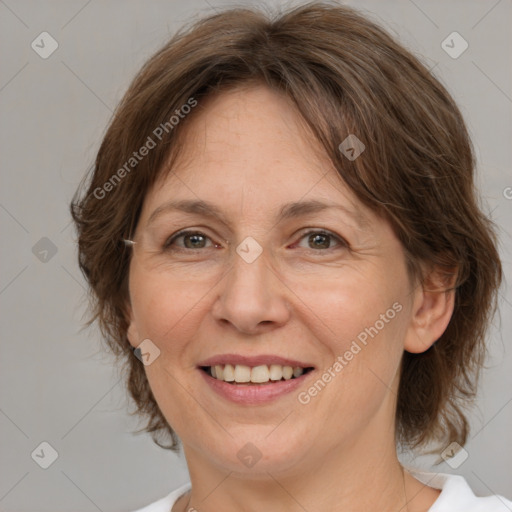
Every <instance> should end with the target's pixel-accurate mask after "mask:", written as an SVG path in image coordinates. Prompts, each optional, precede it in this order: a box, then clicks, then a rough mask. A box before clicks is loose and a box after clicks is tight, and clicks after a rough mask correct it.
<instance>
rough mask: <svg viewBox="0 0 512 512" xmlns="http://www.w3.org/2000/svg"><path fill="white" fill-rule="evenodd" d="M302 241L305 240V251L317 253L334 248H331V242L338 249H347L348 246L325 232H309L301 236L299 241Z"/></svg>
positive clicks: (337, 237) (340, 239)
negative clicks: (309, 250)
mask: <svg viewBox="0 0 512 512" xmlns="http://www.w3.org/2000/svg"><path fill="white" fill-rule="evenodd" d="M303 239H307V243H308V247H307V249H313V250H318V251H325V250H328V249H333V248H335V247H333V241H334V242H335V244H337V246H339V247H348V244H347V242H345V240H343V239H342V238H340V237H339V236H336V235H334V234H333V233H329V232H327V231H309V232H307V233H304V234H303V235H302V237H301V240H303Z"/></svg>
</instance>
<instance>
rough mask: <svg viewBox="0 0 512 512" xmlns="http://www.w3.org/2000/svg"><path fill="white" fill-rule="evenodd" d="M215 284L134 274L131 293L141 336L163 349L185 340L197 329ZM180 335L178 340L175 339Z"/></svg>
mask: <svg viewBox="0 0 512 512" xmlns="http://www.w3.org/2000/svg"><path fill="white" fill-rule="evenodd" d="M215 282H216V281H215V280H214V279H209V280H204V279H203V280H197V279H193V278H190V279H187V278H186V275H185V277H184V275H183V274H182V276H181V277H173V278H172V279H170V278H169V276H164V275H159V274H156V275H151V274H147V273H144V272H143V271H140V270H138V269H135V270H133V272H132V273H131V278H130V292H131V296H132V298H133V299H132V308H133V314H134V319H135V322H136V324H137V328H138V330H139V333H140V335H141V336H144V337H147V338H150V339H152V340H154V341H155V342H156V343H158V342H159V343H160V344H161V345H162V346H164V344H165V342H168V339H169V338H175V339H176V341H177V342H179V339H180V338H182V339H186V337H187V331H188V330H190V329H194V330H195V329H197V326H198V319H197V316H198V314H199V313H200V311H201V310H202V308H201V302H202V301H207V300H208V292H209V291H213V288H214V286H215ZM194 326H195V327H194ZM178 332H179V336H174V334H176V333H178ZM190 334H192V332H191V333H190Z"/></svg>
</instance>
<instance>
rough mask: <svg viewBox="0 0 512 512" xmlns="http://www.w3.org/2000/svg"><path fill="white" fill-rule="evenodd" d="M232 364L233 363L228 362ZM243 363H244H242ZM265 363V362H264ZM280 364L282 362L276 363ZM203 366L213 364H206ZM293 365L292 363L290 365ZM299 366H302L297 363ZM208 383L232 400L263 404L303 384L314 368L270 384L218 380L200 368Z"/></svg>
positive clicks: (219, 393)
mask: <svg viewBox="0 0 512 512" xmlns="http://www.w3.org/2000/svg"><path fill="white" fill-rule="evenodd" d="M227 364H231V363H227ZM240 364H242V363H240ZM262 364H265V363H262ZM276 364H280V363H276ZM202 366H212V365H210V364H204V365H202ZM290 366H292V365H290ZM297 366H300V364H299V365H297ZM198 371H199V373H200V374H201V375H202V376H203V379H204V380H205V382H206V384H207V385H208V386H209V387H210V389H211V390H213V391H214V392H215V393H217V394H218V395H220V396H221V397H223V398H225V399H227V400H230V401H231V402H234V403H237V404H244V405H263V404H268V403H271V402H274V401H276V400H277V399H278V398H280V397H283V396H284V395H288V394H290V393H292V392H293V391H295V390H296V389H297V388H298V387H299V386H301V385H302V384H303V383H304V381H305V380H306V379H308V378H309V376H310V375H311V374H312V373H315V371H314V370H312V371H310V372H308V373H305V374H303V375H301V376H300V377H296V378H294V379H290V380H283V381H279V382H274V383H269V384H253V385H251V384H244V385H237V384H230V383H228V382H225V381H222V380H217V379H215V378H213V377H212V376H211V375H208V374H207V373H206V372H205V371H204V370H201V369H200V368H198Z"/></svg>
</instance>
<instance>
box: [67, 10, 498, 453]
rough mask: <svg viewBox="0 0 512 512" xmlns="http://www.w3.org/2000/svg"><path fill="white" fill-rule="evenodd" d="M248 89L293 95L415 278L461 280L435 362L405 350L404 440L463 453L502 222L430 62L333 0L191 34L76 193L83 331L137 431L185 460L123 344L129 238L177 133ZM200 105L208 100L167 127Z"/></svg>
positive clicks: (249, 14)
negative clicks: (111, 362) (439, 275)
mask: <svg viewBox="0 0 512 512" xmlns="http://www.w3.org/2000/svg"><path fill="white" fill-rule="evenodd" d="M251 84H263V85H265V86H267V87H269V88H271V89H272V90H276V91H280V92H281V93H284V94H285V95H286V96H287V97H289V98H290V99H291V100H292V101H293V104H294V106H295V107H296V109H297V112H298V113H299V114H300V116H301V117H302V119H303V120H304V121H305V122H306V123H307V125H308V126H309V127H310V128H311V130H312V133H313V134H314V136H315V137H316V138H317V139H318V141H319V142H320V143H321V145H322V147H323V148H324V149H325V152H326V154H327V155H328V156H329V158H330V159H331V161H332V163H333V165H334V166H335V168H336V170H337V172H338V174H339V176H340V178H341V179H342V180H343V181H344V182H345V183H346V185H347V186H348V187H349V188H350V189H351V190H352V191H353V192H354V193H355V194H356V196H357V197H358V198H359V199H360V200H361V201H362V202H363V203H364V204H366V205H368V206H369V207H370V208H372V209H373V210H374V211H376V212H378V213H379V214H381V215H385V216H386V217H387V218H388V219H389V221H390V222H391V224H392V226H393V228H394V230H395V232H396V234H397V236H398V237H399V239H400V241H401V243H402V245H403V248H404V251H405V254H406V256H407V262H408V270H409V272H410V273H411V275H413V276H414V277H415V278H416V279H417V280H419V281H421V280H422V279H424V275H423V274H422V272H423V269H424V268H426V267H428V266H432V265H434V266H437V267H438V268H441V269H443V270H444V271H445V272H446V274H447V275H448V276H451V277H452V278H453V279H454V282H455V285H454V288H455V307H454V312H453V315H452V318H451V320H450V323H449V325H448V327H447V329H446V330H445V332H444V333H443V335H442V336H441V337H440V338H439V339H438V340H437V342H436V343H434V345H432V347H431V348H429V349H428V350H427V351H425V352H423V353H420V354H413V353H408V352H404V354H403V359H402V365H401V370H400V371H401V375H400V384H399V393H398V400H397V409H396V441H397V443H399V444H400V445H402V446H407V447H409V448H412V449H419V448H424V447H425V446H426V445H428V444H430V443H432V442H434V443H435V444H436V445H438V446H439V447H442V446H446V444H447V443H449V442H452V441H457V442H458V443H459V444H461V445H463V444H464V443H465V441H466V440H467V437H468V433H469V426H468V420H467V417H466V416H465V414H467V413H466V412H465V410H466V408H467V406H469V405H470V404H471V402H472V401H473V399H474V397H475V393H476V388H477V383H478V375H479V371H480V368H481V367H482V365H483V362H484V356H485V353H486V347H485V335H486V332H487V329H488V327H489V324H490V321H491V319H492V316H493V314H494V313H495V310H496V304H497V292H498V289H499V285H500V282H501V278H502V269H501V263H500V259H499V255H498V252H497V248H496V246H497V242H496V234H495V227H494V225H493V223H492V222H491V220H490V219H489V218H488V216H486V214H484V213H483V212H482V210H481V207H480V206H479V199H478V195H477V193H476V190H475V185H474V173H475V167H476V161H475V156H474V149H473V147H472V143H471V140H470V137H469V135H468V131H467V128H466V126H465V123H464V120H463V117H462V114H461V112H460V111H459V109H458V107H457V106H456V104H455V102H454V100H453V99H452V97H451V96H450V94H449V93H448V92H447V90H446V88H445V87H444V86H443V85H442V84H441V83H440V81H439V80H438V79H436V78H435V77H434V76H433V74H432V73H431V72H430V71H429V69H428V68H427V66H426V65H425V64H423V63H422V62H421V61H420V59H419V58H418V57H416V56H414V55H413V54H412V53H411V52H409V51H408V50H406V49H405V48H404V47H403V46H402V45H401V44H400V43H399V42H397V41H396V40H395V39H394V38H393V37H392V36H390V35H389V34H388V33H387V32H386V31H385V30H383V29H382V28H380V27H379V26H378V25H377V24H376V23H374V22H373V21H371V20H370V19H369V18H368V17H366V16H364V15H362V14H361V13H359V12H358V11H356V10H354V9H352V8H349V7H346V6H339V5H338V6H336V5H331V4H329V3H324V2H322V3H317V2H313V3H308V4H305V5H302V6H300V7H296V8H293V9H290V10H288V11H286V12H284V13H278V14H274V15H271V14H270V15H269V14H268V13H266V12H263V11H261V10H258V9H256V8H254V9H252V8H251V9H246V8H236V9H229V10H225V11H222V12H220V13H218V14H214V15H209V16H207V17H205V18H202V19H200V20H199V21H195V22H194V23H191V24H190V25H188V26H186V27H184V28H183V29H182V30H181V31H180V32H178V33H177V34H176V35H175V36H174V37H172V38H171V40H170V41H169V42H168V43H167V44H165V46H163V47H162V48H161V49H160V50H159V51H158V52H157V53H156V54H155V55H154V56H152V57H151V58H150V59H149V60H148V61H147V62H146V63H145V64H144V66H143V67H142V69H141V70H140V71H139V73H138V74H137V76H136V77H135V79H134V80H133V82H132V84H131V85H130V87H129V88H128V90H127V92H126V93H125V95H124V97H123V99H122V101H121V102H120V104H119V105H118V107H117V109H116V111H115V113H114V115H113V118H112V120H111V122H110V125H109V127H108V130H107V132H106V134H105V136H104V139H103V141H102V143H101V146H100V149H99V151H98V154H97V157H96V161H95V165H94V166H93V167H92V169H91V171H90V172H89V173H88V174H87V175H86V176H85V177H84V180H83V181H82V183H81V184H80V186H79V188H78V190H77V191H76V193H75V196H74V197H73V199H72V203H71V213H72V217H73V219H74V222H75V226H76V229H77V234H78V248H79V256H78V259H79V265H80V268H81V270H82V272H83V274H84V276H85V278H86V280H87V282H88V284H89V291H90V293H89V298H90V317H89V319H88V322H87V324H86V325H90V324H92V323H93V322H95V321H98V323H99V326H100V328H101V332H102V336H103V338H104V340H105V341H106V345H107V346H108V347H109V348H110V349H111V351H112V352H113V353H114V354H115V355H116V356H117V358H118V360H119V361H122V362H123V363H124V369H126V370H127V372H126V384H127V389H128V391H129V393H130V395H131V397H132V398H133V400H134V401H135V404H136V410H135V413H136V414H139V415H141V416H142V417H143V418H144V419H145V420H146V422H145V427H144V428H143V429H141V430H140V431H147V432H151V433H152V438H153V440H154V441H155V442H156V443H157V444H158V445H159V446H162V447H164V448H169V449H174V450H178V446H179V439H178V438H177V436H176V434H175V433H174V431H173V430H172V427H171V426H170V425H169V424H168V423H167V421H166V419H165V418H164V416H163V414H162V412H161V411H160V409H159V407H158V404H157V403H156V401H155V398H154V396H153V394H152V392H151V389H150V386H149V383H148V380H147V378H146V375H145V371H144V367H143V365H142V364H141V363H140V361H139V360H138V359H137V358H136V357H134V354H133V349H132V347H131V346H130V343H129V342H128V339H127V329H128V316H127V307H126V306H127V304H129V300H130V298H129V291H128V270H129V265H130V257H131V251H130V250H128V249H126V248H125V247H124V245H123V243H122V239H123V237H126V236H128V235H129V234H131V233H133V232H134V229H135V227H136V225H137V221H138V218H139V215H140V211H141V207H142V204H143V201H144V198H145V196H146V194H147V192H148V190H149V189H150V187H151V186H152V185H153V184H154V183H155V181H156V180H157V179H159V178H161V177H162V176H163V175H164V173H166V172H169V170H172V162H173V158H174V157H176V156H177V155H178V152H179V149H180V147H181V145H180V143H179V136H180V133H182V131H183V128H184V126H186V125H187V122H188V121H189V120H190V119H191V118H192V117H193V116H197V115H199V114H200V112H201V101H202V100H203V99H205V98H206V97H208V96H211V95H214V94H221V93H222V92H223V91H227V90H228V89H232V88H236V87H242V86H244V85H251ZM191 98H193V99H194V100H195V101H197V102H198V106H197V107H196V108H194V109H193V110H192V111H191V112H190V113H189V114H188V115H187V116H181V115H180V118H183V117H184V118H183V119H181V120H180V122H179V123H178V124H176V125H175V126H174V123H172V124H173V126H172V127H171V124H170V122H169V120H170V119H171V118H172V116H173V115H174V116H175V115H177V114H180V112H181V109H182V106H183V105H186V104H187V102H190V100H191ZM189 110H190V109H189ZM166 123H167V124H166ZM157 127H160V131H159V132H158V135H159V137H158V144H156V147H154V148H152V149H151V150H150V151H148V152H146V153H147V154H146V156H144V157H143V158H142V157H141V158H140V159H137V161H136V162H133V161H131V160H130V159H131V158H132V157H133V155H134V152H137V151H139V150H140V148H142V147H143V146H144V145H147V144H148V141H149V139H148V137H150V138H152V139H155V140H156V137H155V129H157ZM163 127H166V129H163ZM351 133H354V134H357V136H358V138H360V139H361V140H363V141H364V144H365V145H366V149H365V151H364V153H363V154H362V155H361V156H360V157H359V158H357V159H355V160H353V161H351V160H349V159H347V158H344V157H343V156H342V154H341V152H340V149H339V146H340V143H341V142H342V141H343V140H344V139H345V138H346V137H347V136H348V135H349V134H351ZM139 160H140V161H139ZM127 162H131V163H130V165H132V164H134V165H133V166H132V167H134V168H133V170H132V169H131V168H130V167H127V165H126V164H127ZM168 162H170V163H169V164H168V165H167V163H168ZM123 169H124V171H123ZM454 269H455V270H454ZM140 431H139V432H140ZM164 439H165V441H166V444H164V442H163V440H164ZM169 440H170V442H169Z"/></svg>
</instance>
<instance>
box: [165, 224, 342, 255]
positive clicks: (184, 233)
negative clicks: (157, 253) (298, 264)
mask: <svg viewBox="0 0 512 512" xmlns="http://www.w3.org/2000/svg"><path fill="white" fill-rule="evenodd" d="M312 234H317V235H323V236H328V237H330V238H333V239H335V240H336V241H337V242H338V243H339V245H340V246H341V247H344V248H349V244H348V242H347V241H346V240H344V239H343V238H341V237H339V236H338V235H335V234H334V233H331V232H330V231H325V230H322V229H316V230H310V231H307V232H305V233H303V234H302V235H301V237H300V239H299V241H300V240H302V239H303V238H305V237H307V236H309V235H312ZM187 235H200V236H202V237H204V238H206V239H208V240H210V241H211V242H213V240H211V239H210V237H209V236H207V235H205V234H204V233H202V232H201V231H193V230H184V231H179V232H178V233H176V234H175V235H172V236H171V237H170V238H169V239H167V241H166V242H165V243H164V246H163V249H164V250H166V251H173V250H174V251H182V252H190V251H201V250H205V249H207V248H206V247H202V248H197V249H188V248H186V247H178V248H175V249H173V248H172V247H171V246H172V244H173V243H174V242H175V241H176V240H177V239H178V238H181V237H184V236H187ZM210 248H211V247H210ZM332 249H333V248H332V247H330V248H328V249H320V250H315V249H309V250H311V251H313V252H327V251H330V250H332Z"/></svg>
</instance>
